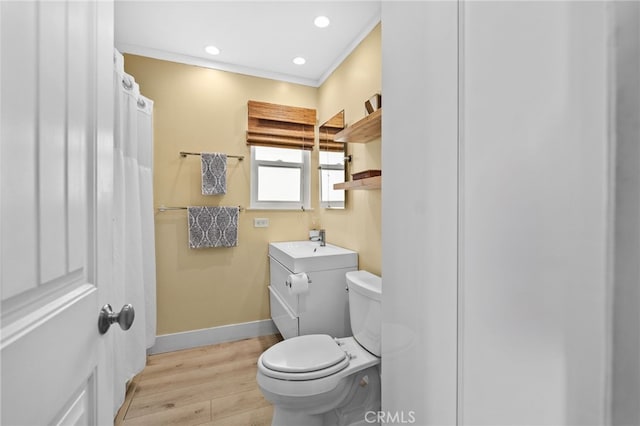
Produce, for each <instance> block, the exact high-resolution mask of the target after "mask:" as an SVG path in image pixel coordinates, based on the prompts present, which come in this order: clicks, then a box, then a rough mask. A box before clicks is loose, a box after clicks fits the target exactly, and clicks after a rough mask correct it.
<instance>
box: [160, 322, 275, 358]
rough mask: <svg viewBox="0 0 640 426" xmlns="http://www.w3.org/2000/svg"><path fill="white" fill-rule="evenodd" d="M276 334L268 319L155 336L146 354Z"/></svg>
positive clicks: (272, 324)
mask: <svg viewBox="0 0 640 426" xmlns="http://www.w3.org/2000/svg"><path fill="white" fill-rule="evenodd" d="M276 333H278V329H277V328H276V326H275V324H274V323H273V321H272V320H270V319H268V320H261V321H252V322H244V323H240V324H230V325H223V326H221V327H212V328H203V329H200V330H193V331H185V332H182V333H173V334H163V335H160V336H157V337H156V343H155V344H154V345H153V346H152V347H151V348H150V349H149V350H148V351H147V352H148V353H149V354H150V355H152V354H159V353H163V352H172V351H179V350H181V349H191V348H195V347H198V346H206V345H215V344H217V343H223V342H233V341H235V340H242V339H248V338H251V337H259V336H266V335H269V334H276Z"/></svg>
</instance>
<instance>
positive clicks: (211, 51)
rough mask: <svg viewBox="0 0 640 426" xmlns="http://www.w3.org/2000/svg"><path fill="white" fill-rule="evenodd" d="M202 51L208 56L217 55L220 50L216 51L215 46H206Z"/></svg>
mask: <svg viewBox="0 0 640 426" xmlns="http://www.w3.org/2000/svg"><path fill="white" fill-rule="evenodd" d="M204 50H205V51H206V52H207V53H208V54H209V55H217V54H219V53H220V49H218V48H217V47H215V46H207V47H205V48H204Z"/></svg>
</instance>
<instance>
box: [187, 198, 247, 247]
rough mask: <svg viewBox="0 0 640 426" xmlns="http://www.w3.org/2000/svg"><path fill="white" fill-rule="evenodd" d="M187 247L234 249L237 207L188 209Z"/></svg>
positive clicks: (236, 240) (236, 242)
mask: <svg viewBox="0 0 640 426" xmlns="http://www.w3.org/2000/svg"><path fill="white" fill-rule="evenodd" d="M187 212H188V214H189V247H190V248H205V247H236V246H237V245H238V213H239V212H240V209H239V208H238V207H188V208H187Z"/></svg>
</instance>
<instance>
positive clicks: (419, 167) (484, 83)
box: [382, 2, 611, 425]
mask: <svg viewBox="0 0 640 426" xmlns="http://www.w3.org/2000/svg"><path fill="white" fill-rule="evenodd" d="M457 8H458V4H456V3H454V2H437V3H422V2H421V3H417V4H414V3H400V4H395V3H384V6H383V15H382V22H383V96H384V101H385V111H384V118H383V138H382V139H383V143H382V146H383V151H382V154H383V155H382V157H383V168H384V180H383V189H382V191H383V192H382V194H383V247H384V248H383V275H384V282H385V289H384V293H383V322H384V325H383V327H384V328H383V333H384V334H383V365H382V372H383V410H384V411H386V412H389V413H391V414H393V413H395V412H405V413H406V412H408V411H415V413H416V414H415V417H416V420H417V421H416V424H424V425H426V424H434V425H435V424H454V423H456V422H457V423H458V424H467V425H474V424H486V425H500V424H502V425H518V424H536V425H542V424H553V425H561V424H604V423H605V418H606V410H605V401H606V380H605V377H606V373H607V370H606V361H607V350H606V348H607V344H608V340H607V339H608V338H609V336H608V334H607V328H606V327H607V325H608V319H607V314H608V311H607V304H608V302H609V299H608V297H609V294H608V293H607V271H608V270H607V267H608V265H607V258H608V245H607V244H608V239H607V238H608V231H610V228H609V223H608V213H609V210H608V209H609V201H610V196H611V193H610V190H609V189H610V188H609V174H610V172H611V171H610V168H609V162H610V155H611V154H610V149H609V135H608V130H609V129H608V121H607V119H608V114H609V111H608V109H607V108H608V99H607V84H608V80H607V79H608V74H607V60H608V56H607V55H608V52H607V30H608V28H607V23H608V21H607V19H608V14H607V13H608V12H607V6H606V4H605V3H604V2H580V3H578V2H576V3H572V2H526V3H523V2H518V3H517V4H516V2H466V3H463V4H461V5H460V11H459V13H460V14H459V18H460V21H459V24H458V22H457V19H458V9H457ZM458 36H459V37H460V38H459V41H460V43H459V44H458ZM458 48H459V49H458ZM458 54H459V56H458ZM458 73H460V74H459V76H460V78H458ZM458 95H459V99H458ZM458 100H459V104H458V102H457V101H458ZM458 161H459V163H458ZM458 167H459V169H458ZM458 219H459V221H458ZM456 359H457V360H458V365H457V366H456V365H455V360H456ZM398 420H399V419H398V418H396V419H395V421H390V422H389V423H400V422H399V421H398Z"/></svg>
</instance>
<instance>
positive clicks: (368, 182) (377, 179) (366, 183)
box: [333, 176, 382, 191]
mask: <svg viewBox="0 0 640 426" xmlns="http://www.w3.org/2000/svg"><path fill="white" fill-rule="evenodd" d="M381 187H382V176H373V177H370V178H364V179H358V180H351V181H349V182H344V183H336V184H334V185H333V189H344V190H347V191H348V190H351V189H380V188H381Z"/></svg>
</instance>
